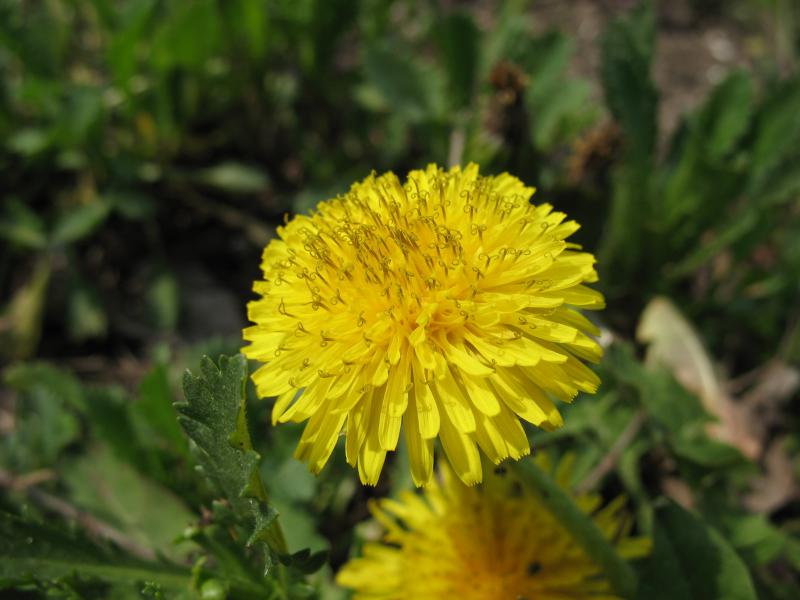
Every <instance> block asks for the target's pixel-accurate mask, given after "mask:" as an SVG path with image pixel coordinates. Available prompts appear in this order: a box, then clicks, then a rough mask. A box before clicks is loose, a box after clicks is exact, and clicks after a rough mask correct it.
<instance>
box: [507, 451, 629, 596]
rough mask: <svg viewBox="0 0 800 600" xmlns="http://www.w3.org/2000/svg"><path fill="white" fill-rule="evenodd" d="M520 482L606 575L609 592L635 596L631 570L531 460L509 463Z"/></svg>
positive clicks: (583, 515) (604, 538) (561, 490)
mask: <svg viewBox="0 0 800 600" xmlns="http://www.w3.org/2000/svg"><path fill="white" fill-rule="evenodd" d="M511 464H512V465H513V467H514V469H515V470H516V472H517V474H518V475H519V477H520V479H522V481H523V482H525V483H527V484H528V485H530V486H531V487H532V488H533V489H535V490H536V491H537V492H538V494H539V496H540V497H541V500H542V503H543V504H544V505H545V507H546V508H547V510H548V511H549V512H550V513H551V514H552V515H553V516H554V517H555V518H556V519H558V521H559V523H561V525H563V527H564V528H565V529H566V530H567V531H568V532H569V533H570V535H572V537H574V538H575V540H576V541H577V542H578V544H580V546H581V548H583V550H584V552H586V554H587V555H588V556H589V558H591V559H592V560H593V561H594V562H595V563H597V564H598V565H600V567H601V568H602V569H603V571H604V572H605V574H606V576H607V577H608V580H609V582H610V584H611V587H612V589H613V590H614V592H615V593H617V594H619V595H620V596H622V597H623V598H632V597H633V595H634V594H635V593H636V587H637V580H636V573H635V572H634V570H633V568H632V567H631V566H630V565H629V564H628V563H627V562H626V561H625V560H624V559H623V558H622V557H621V556H620V555H619V554H618V553H617V551H616V550H615V549H614V547H613V546H612V545H611V544H610V543H609V542H608V540H607V539H606V537H605V536H604V535H603V532H602V531H600V528H599V527H598V526H597V525H596V524H595V522H594V521H593V520H592V518H591V517H590V516H589V515H587V514H586V513H584V512H583V511H582V510H581V509H580V508H578V506H577V505H576V504H575V503H574V502H573V501H572V498H570V497H569V495H568V494H567V493H566V492H565V491H564V490H563V489H562V488H561V487H559V485H558V484H556V482H555V481H553V480H552V478H551V477H550V476H549V475H548V474H547V473H545V472H544V471H543V470H542V469H541V468H540V467H539V466H538V465H537V464H536V463H535V462H534V461H532V460H530V459H523V460H519V461H516V462H513V463H511Z"/></svg>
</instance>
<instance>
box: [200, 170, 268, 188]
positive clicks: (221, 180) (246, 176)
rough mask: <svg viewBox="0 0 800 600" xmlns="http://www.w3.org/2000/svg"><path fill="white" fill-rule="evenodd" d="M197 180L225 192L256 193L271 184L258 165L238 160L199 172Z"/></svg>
mask: <svg viewBox="0 0 800 600" xmlns="http://www.w3.org/2000/svg"><path fill="white" fill-rule="evenodd" d="M196 178H197V180H198V181H200V182H202V183H205V184H206V185H210V186H212V187H215V188H218V189H220V190H222V191H225V192H232V193H236V194H255V193H257V192H262V191H264V189H265V188H266V187H267V185H268V184H269V178H268V177H267V174H266V173H265V172H264V171H263V170H262V169H259V168H257V167H254V166H252V165H246V164H243V163H238V162H224V163H221V164H218V165H216V166H213V167H209V168H208V169H203V170H202V171H200V172H198V173H197V176H196Z"/></svg>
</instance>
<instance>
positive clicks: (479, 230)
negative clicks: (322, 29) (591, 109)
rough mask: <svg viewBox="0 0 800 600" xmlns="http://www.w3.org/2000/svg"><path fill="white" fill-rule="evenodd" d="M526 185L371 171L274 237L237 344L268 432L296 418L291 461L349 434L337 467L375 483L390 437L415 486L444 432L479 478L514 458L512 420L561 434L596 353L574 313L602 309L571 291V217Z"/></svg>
mask: <svg viewBox="0 0 800 600" xmlns="http://www.w3.org/2000/svg"><path fill="white" fill-rule="evenodd" d="M533 192H534V189H533V188H531V187H526V186H525V185H524V184H523V183H522V182H521V181H520V180H519V179H517V178H515V177H512V176H511V175H509V174H507V173H504V174H502V175H498V176H494V177H485V176H481V175H480V174H479V172H478V166H477V165H474V164H471V165H469V166H467V167H466V168H465V169H463V170H462V169H460V168H458V167H456V168H453V169H451V170H449V171H445V170H443V169H441V168H439V167H437V166H435V165H430V166H428V168H427V169H425V170H424V171H423V170H418V171H412V172H411V173H409V175H408V178H407V180H406V181H405V183H403V182H402V181H400V179H398V178H397V177H396V176H395V175H394V174H393V173H387V174H385V175H381V176H376V175H374V174H373V175H370V176H369V177H367V178H366V179H365V180H364V181H361V182H359V183H356V184H354V185H353V186H352V187H351V189H350V191H349V192H348V193H346V194H344V195H342V196H339V197H337V198H335V199H333V200H329V201H326V202H321V203H320V204H319V205H318V206H317V208H316V210H315V211H313V212H312V213H311V214H310V215H300V216H296V217H294V218H293V219H291V220H289V221H288V222H287V223H286V225H285V226H283V227H279V228H278V238H277V239H275V240H273V241H271V242H270V243H269V244H268V245H267V247H266V248H265V250H264V254H263V261H262V265H261V266H262V269H263V272H264V279H263V281H257V282H256V283H255V284H254V291H255V292H256V293H258V294H260V296H261V298H260V299H258V300H255V301H253V302H251V303H250V304H249V306H248V316H249V318H250V320H251V321H252V322H253V323H255V325H253V326H251V327H248V328H247V329H245V331H244V337H245V339H246V340H248V341H249V342H251V344H250V345H249V346H247V347H245V348H244V349H243V352H244V353H245V355H246V356H247V357H249V358H252V359H255V360H258V361H261V362H263V363H266V364H264V365H263V366H261V367H260V368H259V369H258V370H256V371H255V373H254V374H253V380H254V382H255V384H256V387H257V389H258V392H259V394H260V395H261V396H263V397H270V396H274V397H276V400H275V404H274V407H273V411H272V420H273V423H284V422H287V421H292V422H303V421H306V420H308V424H307V425H306V427H305V430H304V432H303V435H302V438H301V440H300V443H299V445H298V448H297V452H296V456H297V457H298V458H300V459H301V460H304V461H306V462H308V464H309V468H310V469H311V470H312V471H313V472H315V473H316V472H319V471H320V470H321V469H322V467H323V466H324V465H325V463H326V462H327V460H328V458H329V457H330V455H331V453H332V451H333V448H334V446H335V445H336V441H337V439H338V437H339V434H340V433H341V432H342V431H343V430H344V431H346V436H347V440H346V443H345V450H346V456H347V461H348V462H349V463H350V464H351V465H352V466H354V467H355V466H357V467H358V471H359V475H360V477H361V481H362V482H364V483H366V484H371V485H375V484H376V483H377V481H378V477H379V475H380V472H381V469H382V468H383V464H384V460H385V458H386V453H387V452H390V451H393V450H395V449H396V447H397V444H398V440H399V437H400V432H401V429H402V430H403V432H404V437H405V443H406V444H407V448H408V454H409V458H410V464H411V473H412V476H413V480H414V482H415V484H416V485H424V484H425V483H427V482H428V481H429V480H430V479H431V474H432V472H433V452H434V450H433V448H434V440H435V439H436V438H439V439H440V440H441V445H442V448H443V450H444V452H445V454H446V455H447V457H448V459H449V461H450V463H451V465H452V466H453V469H454V470H455V472H456V474H457V475H458V477H460V478H461V479H462V480H463V481H464V482H465V483H468V484H474V483H476V482H479V481H481V478H482V469H481V460H480V453H479V448H480V449H481V450H482V451H483V452H484V453H485V454H486V455H487V456H488V457H489V458H490V459H492V461H494V462H495V463H498V462H500V461H501V460H503V459H505V458H508V457H511V458H514V459H518V458H520V457H522V456H524V455H526V454H528V452H529V443H528V439H527V436H526V434H525V431H524V429H523V428H522V425H521V423H520V419H523V420H525V421H528V422H530V423H533V424H534V425H537V426H539V427H542V428H545V429H553V428H556V427H559V426H560V425H561V424H562V419H561V415H560V414H559V412H558V410H557V409H556V407H555V405H554V403H553V399H554V398H555V399H560V400H563V401H567V402H569V401H570V400H572V399H573V398H574V397H575V395H576V394H577V393H578V391H579V390H582V391H585V392H594V391H596V389H597V386H598V385H599V380H598V378H597V376H596V375H595V373H594V372H593V371H592V370H591V369H589V368H588V367H586V366H585V365H584V364H583V363H582V362H581V361H582V360H588V361H597V360H599V358H600V355H601V350H600V347H599V346H598V345H597V343H596V342H595V341H594V340H593V339H592V338H590V337H589V335H587V334H592V335H596V334H597V330H596V328H595V327H594V326H593V325H592V324H591V323H590V322H589V321H588V320H587V319H586V318H585V317H584V316H582V315H581V314H580V313H579V312H577V311H576V310H575V308H576V307H577V308H582V309H598V308H602V307H603V297H602V295H601V294H600V293H599V292H597V291H595V290H593V289H591V288H589V287H587V286H586V285H584V284H585V283H587V282H589V283H591V282H594V281H596V280H597V274H596V272H595V269H594V257H593V256H592V255H591V254H588V253H586V252H581V251H580V247H579V246H577V245H576V244H573V243H569V242H567V241H565V240H566V238H567V237H569V236H570V235H571V234H572V233H574V232H575V231H576V230H577V229H578V227H579V226H578V224H577V223H575V222H574V221H565V220H564V219H565V215H564V214H563V213H560V212H554V211H553V209H552V207H551V206H550V205H548V204H540V205H538V206H535V205H533V204H531V203H530V198H531V196H532V195H533Z"/></svg>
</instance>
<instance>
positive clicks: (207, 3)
mask: <svg viewBox="0 0 800 600" xmlns="http://www.w3.org/2000/svg"><path fill="white" fill-rule="evenodd" d="M216 5H217V3H216V2H215V1H214V0H192V1H191V2H176V3H170V4H169V5H168V10H167V11H166V14H165V15H164V16H163V17H162V18H161V19H160V20H159V21H160V23H159V28H158V29H157V31H156V33H155V35H154V36H153V39H152V46H151V53H152V57H153V64H155V65H156V66H157V67H158V68H160V69H161V70H164V71H167V70H171V69H174V68H177V67H183V68H186V69H194V70H199V69H202V68H203V67H205V66H206V63H207V62H208V60H209V59H210V58H211V57H212V56H214V54H215V53H216V52H217V50H218V47H219V45H220V39H221V35H220V33H221V32H220V24H221V20H220V18H219V14H218V11H217V6H216Z"/></svg>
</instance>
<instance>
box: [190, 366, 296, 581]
mask: <svg viewBox="0 0 800 600" xmlns="http://www.w3.org/2000/svg"><path fill="white" fill-rule="evenodd" d="M246 379H247V361H246V360H245V358H244V356H242V355H236V356H234V357H232V358H228V357H226V356H223V357H221V358H220V360H219V367H217V366H216V365H215V364H214V363H213V362H212V361H211V359H209V358H208V357H205V358H204V359H203V361H202V362H201V365H200V375H199V376H195V375H192V374H191V373H188V372H187V373H186V375H185V376H184V379H183V389H184V394H185V396H186V402H182V403H179V404H176V408H177V409H178V412H179V413H180V416H179V418H178V419H179V421H180V423H181V425H182V426H183V428H184V430H185V431H186V433H187V434H188V435H189V437H190V438H191V439H192V441H194V443H195V444H196V445H197V450H198V451H197V457H198V460H199V462H200V464H201V465H202V469H203V472H204V473H205V475H206V476H207V477H208V478H209V480H211V482H212V483H213V484H214V485H215V487H216V488H217V489H218V490H219V491H220V492H221V493H222V494H224V495H225V497H226V498H227V499H228V501H229V502H230V503H231V506H232V507H233V510H234V512H235V513H236V514H237V515H238V516H239V518H240V519H241V520H242V521H244V522H247V523H248V524H249V526H250V527H251V528H252V533H251V534H250V537H249V539H248V540H247V544H248V545H253V544H259V546H261V547H262V548H263V550H264V555H265V556H264V558H265V561H266V568H267V569H269V568H270V567H271V565H272V564H273V561H274V559H275V558H276V557H277V556H279V555H282V554H286V544H285V542H284V540H283V534H282V532H281V530H280V527H279V525H278V523H277V521H276V517H277V512H276V510H275V509H274V508H273V507H272V506H271V505H270V503H269V500H268V498H267V493H266V491H265V490H264V486H263V484H262V483H261V478H260V476H259V473H258V465H259V462H260V460H261V457H260V456H259V455H258V453H257V452H256V451H255V450H253V445H252V443H251V441H250V433H249V432H248V430H247V414H246V402H245V382H246Z"/></svg>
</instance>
